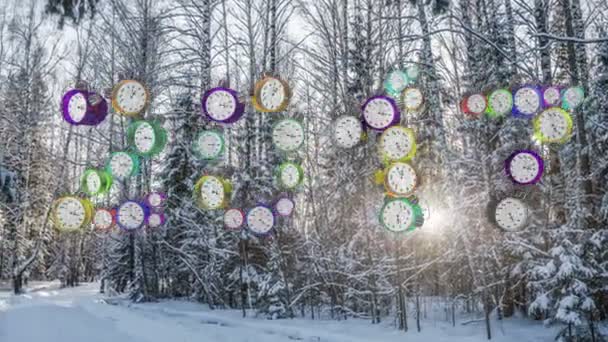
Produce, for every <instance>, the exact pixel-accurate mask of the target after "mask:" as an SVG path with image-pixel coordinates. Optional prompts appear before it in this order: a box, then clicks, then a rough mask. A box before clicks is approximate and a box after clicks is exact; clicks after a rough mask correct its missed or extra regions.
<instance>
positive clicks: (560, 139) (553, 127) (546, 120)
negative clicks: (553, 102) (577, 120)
mask: <svg viewBox="0 0 608 342" xmlns="http://www.w3.org/2000/svg"><path fill="white" fill-rule="evenodd" d="M571 135H572V117H570V114H568V112H566V111H565V110H563V109H561V108H559V107H552V108H549V109H545V110H544V111H543V112H542V113H540V114H539V115H538V116H537V117H536V118H535V119H534V137H535V138H536V140H538V141H539V142H541V143H560V144H561V143H565V142H566V141H568V140H570V137H571Z"/></svg>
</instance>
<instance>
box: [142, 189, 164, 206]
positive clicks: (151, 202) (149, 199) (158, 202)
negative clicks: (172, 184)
mask: <svg viewBox="0 0 608 342" xmlns="http://www.w3.org/2000/svg"><path fill="white" fill-rule="evenodd" d="M166 201H167V195H165V194H163V193H162V192H151V193H149V194H148V196H146V205H147V206H149V207H150V208H160V207H162V206H163V205H165V202H166Z"/></svg>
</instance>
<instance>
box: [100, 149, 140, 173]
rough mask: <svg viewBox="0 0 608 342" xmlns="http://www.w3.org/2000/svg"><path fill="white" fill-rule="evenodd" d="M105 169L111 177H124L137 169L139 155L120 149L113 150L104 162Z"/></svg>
mask: <svg viewBox="0 0 608 342" xmlns="http://www.w3.org/2000/svg"><path fill="white" fill-rule="evenodd" d="M106 170H107V171H108V173H109V174H110V175H111V176H112V178H113V179H126V178H129V177H131V176H134V175H136V174H137V172H138V171H139V156H137V155H136V154H134V153H130V152H126V151H121V152H113V153H112V154H111V155H110V158H109V159H108V161H107V163H106Z"/></svg>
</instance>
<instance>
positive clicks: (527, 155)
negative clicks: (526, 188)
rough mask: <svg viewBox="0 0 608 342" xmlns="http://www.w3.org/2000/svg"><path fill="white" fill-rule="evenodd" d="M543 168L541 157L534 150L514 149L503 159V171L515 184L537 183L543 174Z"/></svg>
mask: <svg viewBox="0 0 608 342" xmlns="http://www.w3.org/2000/svg"><path fill="white" fill-rule="evenodd" d="M543 170H544V163H543V159H542V158H541V157H540V156H539V155H538V153H536V152H534V151H530V150H520V151H515V152H513V153H512V154H511V155H510V156H509V158H507V159H506V160H505V172H506V173H507V176H508V177H509V178H510V179H511V180H512V181H513V182H514V183H516V184H520V185H529V184H536V183H538V182H539V181H540V178H541V177H542V175H543Z"/></svg>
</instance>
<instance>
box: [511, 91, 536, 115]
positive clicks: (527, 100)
mask: <svg viewBox="0 0 608 342" xmlns="http://www.w3.org/2000/svg"><path fill="white" fill-rule="evenodd" d="M513 104H514V106H515V108H516V110H517V111H518V112H519V113H520V114H521V115H525V116H532V115H534V114H536V113H537V112H538V111H539V110H540V106H541V99H540V94H539V92H538V90H536V89H535V88H533V87H522V88H519V89H518V90H517V91H515V94H514V95H513Z"/></svg>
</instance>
